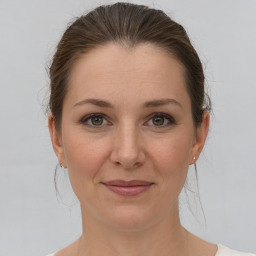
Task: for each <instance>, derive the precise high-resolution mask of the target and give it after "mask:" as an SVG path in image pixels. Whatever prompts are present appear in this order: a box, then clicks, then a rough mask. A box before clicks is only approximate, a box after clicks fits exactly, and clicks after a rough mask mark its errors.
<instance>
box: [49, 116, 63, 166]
mask: <svg viewBox="0 0 256 256" xmlns="http://www.w3.org/2000/svg"><path fill="white" fill-rule="evenodd" d="M48 128H49V132H50V136H51V141H52V147H53V150H54V152H55V154H56V156H57V157H58V160H59V162H62V163H63V165H64V160H65V159H64V151H63V147H62V142H61V136H60V134H59V133H58V132H57V131H56V128H55V121H54V117H53V115H52V114H49V116H48Z"/></svg>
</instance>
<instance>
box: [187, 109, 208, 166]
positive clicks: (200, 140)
mask: <svg viewBox="0 0 256 256" xmlns="http://www.w3.org/2000/svg"><path fill="white" fill-rule="evenodd" d="M209 123H210V114H209V112H208V111H204V113H203V121H202V123H201V124H200V126H199V127H197V128H196V133H195V138H194V142H193V147H192V151H191V160H190V164H194V163H195V162H196V160H197V159H198V158H199V156H200V153H201V151H202V150H203V147H204V144H205V141H206V138H207V134H208V130H209Z"/></svg>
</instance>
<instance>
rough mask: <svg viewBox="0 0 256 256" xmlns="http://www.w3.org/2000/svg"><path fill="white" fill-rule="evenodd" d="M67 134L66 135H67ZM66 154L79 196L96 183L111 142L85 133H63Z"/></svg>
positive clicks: (72, 180)
mask: <svg viewBox="0 0 256 256" xmlns="http://www.w3.org/2000/svg"><path fill="white" fill-rule="evenodd" d="M65 135H66V136H65ZM63 141H65V144H64V154H65V160H66V164H67V168H68V170H69V177H70V182H71V185H72V187H73V189H74V191H75V193H76V195H77V196H78V198H79V197H80V196H79V195H81V193H82V194H86V192H87V191H90V190H91V189H93V186H94V184H96V181H97V180H96V179H97V174H98V173H99V172H100V169H101V167H102V165H103V163H104V162H105V161H106V158H107V157H108V151H109V150H108V148H107V147H108V145H111V144H110V143H109V142H107V141H104V140H99V143H97V141H98V140H97V139H95V138H93V136H86V135H85V134H84V133H82V132H81V133H79V132H74V133H73V134H70V133H69V134H68V133H66V134H65V133H63Z"/></svg>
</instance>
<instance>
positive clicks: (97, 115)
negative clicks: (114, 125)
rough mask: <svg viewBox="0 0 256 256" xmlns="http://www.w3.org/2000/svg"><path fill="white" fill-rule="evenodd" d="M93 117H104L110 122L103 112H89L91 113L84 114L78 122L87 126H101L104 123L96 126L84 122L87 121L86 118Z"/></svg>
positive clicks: (95, 126)
mask: <svg viewBox="0 0 256 256" xmlns="http://www.w3.org/2000/svg"><path fill="white" fill-rule="evenodd" d="M93 117H100V118H103V119H105V120H106V121H107V122H108V123H110V122H109V121H108V118H107V116H106V115H105V114H103V113H91V114H88V115H85V116H84V117H82V118H81V120H80V123H81V124H83V125H86V126H88V127H92V128H101V127H102V126H104V124H103V125H98V126H97V125H90V124H86V122H87V121H88V120H90V119H91V118H93ZM105 125H106V124H105ZM107 125H109V124H107Z"/></svg>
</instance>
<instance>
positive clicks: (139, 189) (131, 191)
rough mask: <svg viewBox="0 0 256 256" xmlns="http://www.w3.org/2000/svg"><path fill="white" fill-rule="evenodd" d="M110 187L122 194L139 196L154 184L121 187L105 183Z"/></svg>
mask: <svg viewBox="0 0 256 256" xmlns="http://www.w3.org/2000/svg"><path fill="white" fill-rule="evenodd" d="M104 185H105V186H106V187H107V188H108V189H110V190H111V191H113V192H115V193H116V194H119V195H122V196H137V195H139V194H142V193H143V192H145V191H146V190H148V189H149V188H150V187H151V185H152V184H150V185H146V186H131V187H119V186H111V185H106V184H104Z"/></svg>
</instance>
